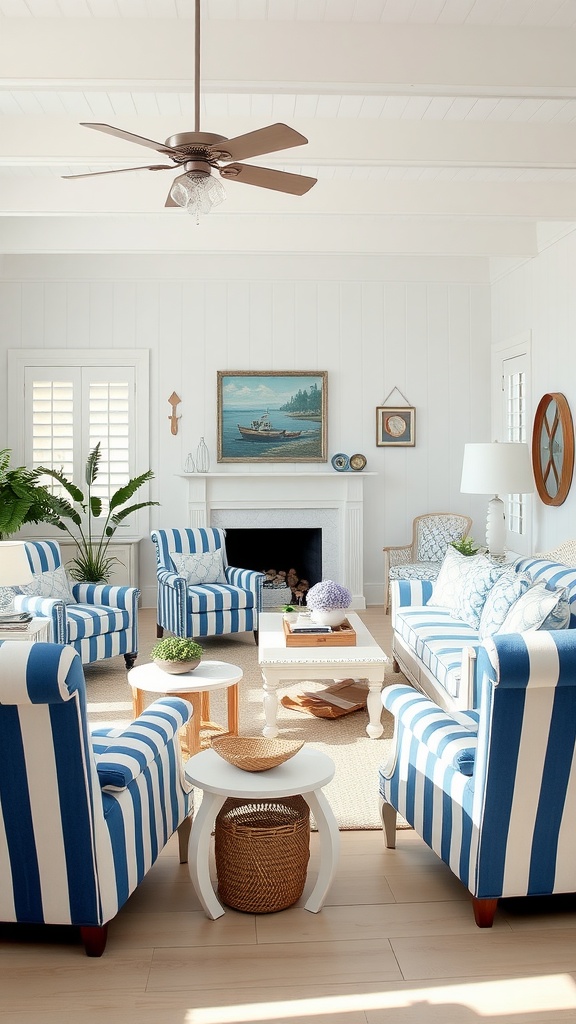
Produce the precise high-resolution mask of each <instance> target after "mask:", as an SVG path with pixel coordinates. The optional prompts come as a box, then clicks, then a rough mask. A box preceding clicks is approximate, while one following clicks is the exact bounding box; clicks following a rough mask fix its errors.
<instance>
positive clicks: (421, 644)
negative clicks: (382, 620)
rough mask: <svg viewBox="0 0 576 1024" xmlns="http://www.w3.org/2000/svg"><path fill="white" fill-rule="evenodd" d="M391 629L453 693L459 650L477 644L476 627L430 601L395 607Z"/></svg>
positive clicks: (457, 680)
mask: <svg viewBox="0 0 576 1024" xmlns="http://www.w3.org/2000/svg"><path fill="white" fill-rule="evenodd" d="M394 629H395V630H396V632H397V633H398V635H399V636H400V637H402V639H403V640H404V641H405V643H406V644H407V645H408V646H409V647H411V648H412V650H414V651H415V652H416V654H417V655H418V657H419V658H421V660H422V661H423V662H424V664H425V665H426V667H427V668H428V669H429V670H430V671H431V672H432V673H433V675H434V676H436V678H437V679H438V680H439V682H441V683H442V685H443V686H444V687H445V689H446V690H447V692H448V693H449V694H450V696H452V697H457V696H458V695H459V692H460V682H461V675H462V651H463V648H465V647H473V648H477V647H478V644H479V640H478V633H477V632H476V630H474V629H472V627H471V626H469V625H468V623H467V622H463V621H462V620H460V619H455V618H454V617H453V616H452V615H451V613H450V612H449V611H448V610H447V609H445V608H438V607H436V606H434V605H424V606H422V607H420V608H418V607H417V608H400V609H398V610H397V612H396V618H395V622H394Z"/></svg>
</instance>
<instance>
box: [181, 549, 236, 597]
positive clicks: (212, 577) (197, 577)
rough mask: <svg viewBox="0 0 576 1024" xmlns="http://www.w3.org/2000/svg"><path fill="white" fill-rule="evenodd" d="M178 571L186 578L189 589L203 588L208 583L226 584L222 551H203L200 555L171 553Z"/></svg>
mask: <svg viewBox="0 0 576 1024" xmlns="http://www.w3.org/2000/svg"><path fill="white" fill-rule="evenodd" d="M170 558H171V559H172V561H173V563H174V565H175V567H176V571H177V572H178V573H179V575H180V576H184V578H185V579H186V582H187V584H188V586H189V587H201V586H203V585H204V584H207V583H226V576H225V575H224V564H223V562H222V551H221V550H220V548H218V549H217V551H203V552H202V553H201V554H199V555H183V554H181V553H180V552H178V551H171V552H170Z"/></svg>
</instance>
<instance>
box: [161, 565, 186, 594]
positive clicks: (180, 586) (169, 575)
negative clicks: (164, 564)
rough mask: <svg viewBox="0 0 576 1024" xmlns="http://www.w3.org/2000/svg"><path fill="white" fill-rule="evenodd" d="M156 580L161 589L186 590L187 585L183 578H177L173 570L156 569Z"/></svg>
mask: <svg viewBox="0 0 576 1024" xmlns="http://www.w3.org/2000/svg"><path fill="white" fill-rule="evenodd" d="M156 578H157V580H158V584H159V585H160V586H162V587H171V588H172V590H186V587H187V585H188V584H187V583H186V580H185V579H184V576H179V575H178V573H177V572H174V570H173V569H157V570H156Z"/></svg>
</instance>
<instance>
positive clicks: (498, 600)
mask: <svg viewBox="0 0 576 1024" xmlns="http://www.w3.org/2000/svg"><path fill="white" fill-rule="evenodd" d="M530 586H532V579H531V577H530V576H528V574H527V573H523V572H516V570H515V569H513V568H509V569H505V570H504V572H503V573H502V575H501V576H500V577H499V579H497V580H496V583H495V584H494V586H493V587H492V589H491V590H490V591H489V592H488V596H487V597H486V601H485V604H484V607H483V609H482V615H481V616H480V625H479V627H478V636H479V637H480V639H481V640H485V639H486V637H487V636H492V635H493V634H494V633H497V632H498V630H499V629H500V627H501V625H502V623H503V622H504V619H505V618H506V616H507V614H508V612H509V611H510V608H511V607H512V605H513V604H514V602H515V601H517V600H518V598H519V597H522V594H524V593H525V592H526V591H527V590H528V588H529V587H530Z"/></svg>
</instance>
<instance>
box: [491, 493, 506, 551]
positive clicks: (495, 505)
mask: <svg viewBox="0 0 576 1024" xmlns="http://www.w3.org/2000/svg"><path fill="white" fill-rule="evenodd" d="M486 547H487V548H488V554H489V555H490V557H491V558H504V556H505V554H506V516H505V514H504V502H503V501H502V498H499V497H498V495H497V494H495V495H494V497H493V498H491V500H490V501H489V502H488V513H487V515H486Z"/></svg>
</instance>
